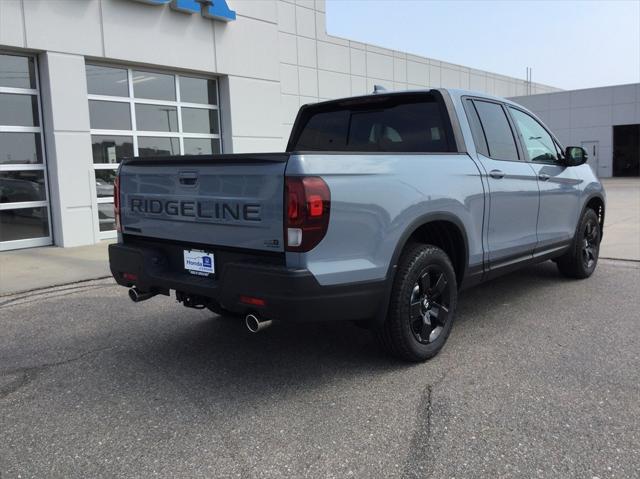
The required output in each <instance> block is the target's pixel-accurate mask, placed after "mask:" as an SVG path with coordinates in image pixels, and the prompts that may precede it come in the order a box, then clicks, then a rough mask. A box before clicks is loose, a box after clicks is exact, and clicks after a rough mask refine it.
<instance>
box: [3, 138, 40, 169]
mask: <svg viewBox="0 0 640 479" xmlns="http://www.w3.org/2000/svg"><path fill="white" fill-rule="evenodd" d="M33 163H42V146H41V144H40V134H39V133H17V132H0V164H33Z"/></svg>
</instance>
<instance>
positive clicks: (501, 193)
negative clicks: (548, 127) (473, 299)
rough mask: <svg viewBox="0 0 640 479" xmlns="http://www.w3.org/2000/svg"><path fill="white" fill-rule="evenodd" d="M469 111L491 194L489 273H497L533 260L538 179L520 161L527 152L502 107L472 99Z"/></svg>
mask: <svg viewBox="0 0 640 479" xmlns="http://www.w3.org/2000/svg"><path fill="white" fill-rule="evenodd" d="M465 111H466V113H467V118H468V119H469V126H470V127H471V131H472V134H473V137H474V143H475V145H476V154H477V159H478V162H479V163H480V169H481V171H482V176H483V177H484V178H483V180H484V183H485V185H487V186H488V189H489V192H488V193H489V215H488V221H487V223H486V225H487V227H486V243H487V249H488V257H489V269H490V270H496V269H498V268H502V267H504V266H508V265H510V264H513V263H517V262H519V261H522V260H526V259H528V258H531V257H532V256H533V250H534V248H535V246H536V242H537V237H536V223H537V220H538V203H539V191H538V183H537V177H536V174H535V172H534V171H533V169H532V168H531V166H530V165H529V164H528V163H526V162H524V161H521V160H522V152H519V151H518V146H517V143H516V141H515V136H514V131H513V127H512V125H511V124H510V122H509V119H508V117H507V115H506V112H505V111H504V109H503V106H502V105H501V104H499V103H496V102H491V101H485V100H473V101H471V100H467V101H466V102H465Z"/></svg>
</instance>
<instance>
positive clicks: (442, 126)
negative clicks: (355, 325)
mask: <svg viewBox="0 0 640 479" xmlns="http://www.w3.org/2000/svg"><path fill="white" fill-rule="evenodd" d="M586 160H587V155H586V152H585V151H584V150H583V149H582V148H580V147H567V148H563V147H562V146H561V144H560V142H559V141H558V139H557V138H556V137H555V136H554V134H553V133H552V132H551V131H550V130H549V129H548V128H547V127H546V126H544V124H543V123H542V122H541V121H540V120H539V119H538V118H536V116H535V115H533V114H532V113H531V112H529V111H527V110H526V109H525V108H523V107H521V106H520V105H517V104H516V103H513V102H510V101H507V100H504V99H501V98H495V97H491V96H487V95H483V94H477V93H472V92H466V91H458V90H445V89H438V90H428V91H416V92H402V93H386V92H384V93H379V94H373V95H368V96H361V97H354V98H346V99H341V100H332V101H326V102H322V103H317V104H312V105H305V106H303V107H302V108H301V109H300V111H299V113H298V116H297V119H296V122H295V125H294V127H293V130H292V133H291V137H290V139H289V143H288V146H287V150H286V152H285V153H267V154H231V155H214V156H166V157H153V158H132V159H127V160H125V161H123V162H122V163H121V165H120V168H119V172H118V177H117V180H116V183H115V193H114V195H115V209H116V221H117V228H118V231H119V233H118V243H117V244H112V245H110V247H109V260H110V266H111V271H112V273H113V276H114V278H115V279H116V281H117V282H118V283H119V284H121V285H123V286H126V287H127V288H130V289H129V295H130V297H131V298H132V299H133V300H134V301H141V300H145V299H148V298H151V297H152V296H154V295H157V294H163V295H169V294H170V291H171V290H174V291H175V295H176V299H177V300H178V301H179V302H182V303H183V304H184V305H185V306H188V307H196V308H209V309H211V310H212V311H214V312H216V313H220V314H229V315H237V316H243V317H245V321H246V324H247V326H248V327H249V329H250V330H252V331H257V330H259V329H262V328H263V327H265V326H266V325H268V324H270V323H271V321H273V320H278V321H280V320H282V321H315V320H336V321H337V320H352V321H357V322H359V323H361V324H367V325H369V326H370V327H371V329H372V330H373V331H375V335H376V336H377V337H378V338H379V340H380V342H381V344H382V345H383V347H384V348H386V349H387V350H388V351H390V352H391V353H393V354H394V355H396V356H399V357H400V358H403V359H405V360H409V361H421V360H425V359H428V358H430V357H432V356H434V355H435V354H436V353H437V352H438V351H439V350H440V349H441V348H442V346H443V344H444V343H445V341H446V340H447V337H448V336H449V333H450V332H451V327H452V324H453V320H454V316H455V312H456V302H457V298H458V292H459V291H460V290H462V289H464V288H466V287H468V286H472V285H475V284H478V283H480V282H482V281H485V280H488V279H491V278H494V277H495V276H497V275H499V274H503V273H506V272H509V271H512V270H514V269H516V268H519V267H522V266H524V265H528V264H531V263H537V262H541V261H545V260H554V261H555V262H556V263H557V265H558V268H559V270H560V272H561V273H562V274H563V275H566V276H569V277H572V278H587V277H589V276H590V275H591V274H592V273H593V271H594V269H595V268H596V264H597V262H598V250H599V245H600V240H601V238H602V226H603V224H604V215H605V192H604V190H603V187H602V185H601V184H600V182H599V181H598V179H597V178H596V176H595V175H594V173H593V171H592V170H591V168H590V166H589V165H588V164H586Z"/></svg>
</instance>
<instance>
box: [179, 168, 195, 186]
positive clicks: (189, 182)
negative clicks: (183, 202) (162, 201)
mask: <svg viewBox="0 0 640 479" xmlns="http://www.w3.org/2000/svg"><path fill="white" fill-rule="evenodd" d="M178 176H179V177H178V181H179V182H180V184H181V185H184V186H194V185H195V184H196V183H197V182H198V174H197V173H196V172H194V171H181V172H179V173H178Z"/></svg>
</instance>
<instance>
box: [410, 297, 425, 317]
mask: <svg viewBox="0 0 640 479" xmlns="http://www.w3.org/2000/svg"><path fill="white" fill-rule="evenodd" d="M410 314H411V316H410V317H411V319H412V320H415V319H418V318H420V319H422V303H421V302H420V301H416V302H415V303H411V313H410Z"/></svg>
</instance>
